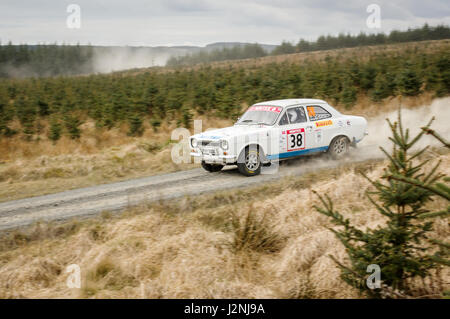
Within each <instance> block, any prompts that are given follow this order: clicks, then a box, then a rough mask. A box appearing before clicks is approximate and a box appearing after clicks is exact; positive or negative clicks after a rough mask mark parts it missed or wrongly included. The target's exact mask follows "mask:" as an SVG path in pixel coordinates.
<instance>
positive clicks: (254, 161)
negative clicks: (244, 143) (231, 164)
mask: <svg viewBox="0 0 450 319" xmlns="http://www.w3.org/2000/svg"><path fill="white" fill-rule="evenodd" d="M259 155H260V154H259V149H258V148H256V147H250V148H248V147H247V148H246V149H245V150H244V151H243V154H242V156H239V158H240V159H239V160H238V163H237V167H238V169H239V172H240V173H241V174H243V175H245V176H255V175H259V174H260V173H261V158H260V156H259Z"/></svg>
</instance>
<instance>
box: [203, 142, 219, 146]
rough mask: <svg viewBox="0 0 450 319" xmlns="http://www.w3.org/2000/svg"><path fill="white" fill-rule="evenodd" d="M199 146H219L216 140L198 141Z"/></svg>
mask: <svg viewBox="0 0 450 319" xmlns="http://www.w3.org/2000/svg"><path fill="white" fill-rule="evenodd" d="M200 146H219V142H217V141H200Z"/></svg>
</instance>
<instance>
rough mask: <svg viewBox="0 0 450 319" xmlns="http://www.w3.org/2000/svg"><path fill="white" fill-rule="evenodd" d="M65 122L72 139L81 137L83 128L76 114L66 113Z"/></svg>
mask: <svg viewBox="0 0 450 319" xmlns="http://www.w3.org/2000/svg"><path fill="white" fill-rule="evenodd" d="M64 124H65V126H66V129H67V132H68V133H69V136H70V138H71V139H78V138H80V135H81V130H80V128H79V126H80V125H81V121H80V120H79V119H78V118H77V117H76V116H73V115H66V116H65V117H64Z"/></svg>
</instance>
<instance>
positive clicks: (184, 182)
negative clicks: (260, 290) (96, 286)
mask: <svg viewBox="0 0 450 319" xmlns="http://www.w3.org/2000/svg"><path fill="white" fill-rule="evenodd" d="M336 165H337V162H334V161H331V160H325V159H323V157H322V156H318V157H315V158H312V159H298V160H293V161H292V162H291V163H288V164H284V165H281V166H279V169H278V170H277V166H276V167H273V166H272V167H264V168H263V173H262V174H261V175H258V176H254V177H245V176H243V175H241V174H239V172H238V171H237V168H236V167H235V166H229V167H226V168H224V169H223V170H222V171H220V172H217V173H208V172H206V171H204V170H203V169H201V168H197V169H192V170H187V171H180V172H175V173H170V174H163V175H155V176H150V177H144V178H138V179H132V180H128V181H124V182H118V183H112V184H104V185H98V186H93V187H86V188H80V189H75V190H70V191H65V192H61V193H55V194H51V195H45V196H37V197H31V198H26V199H20V200H15V201H9V202H4V203H0V231H1V230H6V229H11V228H17V227H21V226H26V225H29V224H32V223H33V222H36V221H39V220H45V221H50V220H65V219H68V218H72V217H89V216H93V215H96V214H99V213H101V212H102V211H118V210H122V209H124V208H127V207H130V206H133V205H136V204H139V203H141V202H143V201H145V202H152V201H158V200H161V199H176V198H180V197H183V196H186V195H198V194H201V193H206V192H214V191H218V190H224V189H229V188H238V187H247V186H251V185H256V184H261V183H265V182H268V181H273V180H276V179H279V178H281V177H285V176H289V175H301V174H303V173H304V172H306V171H311V169H321V168H327V167H333V166H336ZM274 170H277V171H274ZM271 173H272V174H271Z"/></svg>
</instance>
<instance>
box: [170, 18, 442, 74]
mask: <svg viewBox="0 0 450 319" xmlns="http://www.w3.org/2000/svg"><path fill="white" fill-rule="evenodd" d="M443 39H450V28H449V27H448V26H444V25H438V26H435V27H430V26H429V25H428V24H425V25H424V26H423V27H421V28H415V29H408V30H406V31H398V30H393V31H391V32H390V33H389V34H384V33H378V34H365V33H363V32H361V33H360V34H358V35H350V34H339V35H337V36H331V35H327V36H324V35H322V36H320V37H319V38H317V40H316V41H306V40H304V39H300V41H299V42H298V43H297V44H292V43H290V42H286V41H283V42H282V43H281V44H280V45H278V46H275V47H273V46H269V47H267V46H265V45H259V50H258V48H257V47H255V46H252V45H249V44H239V43H236V44H235V45H234V46H229V45H220V43H219V44H218V45H216V46H213V47H212V48H213V49H212V50H208V51H202V52H194V53H192V52H190V53H187V54H186V55H184V56H172V57H171V58H170V59H169V60H168V61H167V66H187V65H195V64H199V63H210V62H216V61H226V60H239V59H247V58H259V57H263V56H266V55H283V54H292V53H300V52H314V51H324V50H333V49H342V48H354V47H364V46H370V45H386V44H395V43H405V42H417V41H428V40H443Z"/></svg>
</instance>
